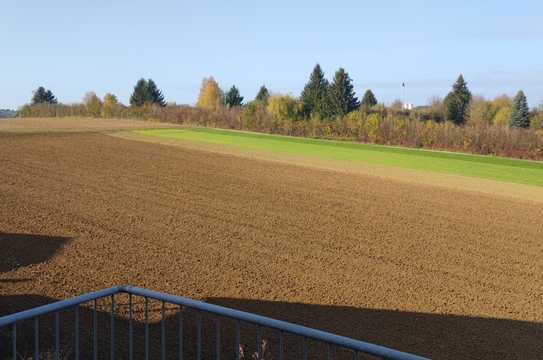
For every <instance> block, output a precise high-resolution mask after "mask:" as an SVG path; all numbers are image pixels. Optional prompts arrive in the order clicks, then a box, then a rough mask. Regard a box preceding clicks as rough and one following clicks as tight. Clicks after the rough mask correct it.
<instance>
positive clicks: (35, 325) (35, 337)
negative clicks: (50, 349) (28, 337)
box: [34, 317, 40, 360]
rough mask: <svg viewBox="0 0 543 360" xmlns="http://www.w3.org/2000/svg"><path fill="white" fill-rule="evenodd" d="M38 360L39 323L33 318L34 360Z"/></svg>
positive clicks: (36, 318)
mask: <svg viewBox="0 0 543 360" xmlns="http://www.w3.org/2000/svg"><path fill="white" fill-rule="evenodd" d="M39 359H40V321H39V319H38V317H35V318H34V360H39Z"/></svg>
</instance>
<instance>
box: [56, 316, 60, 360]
mask: <svg viewBox="0 0 543 360" xmlns="http://www.w3.org/2000/svg"><path fill="white" fill-rule="evenodd" d="M59 359H60V314H59V312H58V311H57V312H56V313H55V360H59Z"/></svg>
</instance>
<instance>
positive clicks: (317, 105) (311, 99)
mask: <svg viewBox="0 0 543 360" xmlns="http://www.w3.org/2000/svg"><path fill="white" fill-rule="evenodd" d="M328 87H329V85H328V80H326V78H325V77H324V72H323V71H322V69H321V66H320V65H319V64H317V65H315V68H314V69H313V72H312V73H311V75H310V77H309V82H308V83H307V84H306V85H305V87H304V90H303V91H302V94H301V96H300V99H301V100H302V102H303V104H304V108H305V112H306V114H308V115H319V116H320V117H327V116H328V115H329V114H330V102H329V97H328Z"/></svg>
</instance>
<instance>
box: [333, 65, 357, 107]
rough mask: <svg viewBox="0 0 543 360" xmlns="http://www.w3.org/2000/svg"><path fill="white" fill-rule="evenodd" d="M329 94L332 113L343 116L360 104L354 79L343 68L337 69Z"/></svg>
mask: <svg viewBox="0 0 543 360" xmlns="http://www.w3.org/2000/svg"><path fill="white" fill-rule="evenodd" d="M328 94H329V96H330V106H331V109H330V114H331V115H336V116H343V115H345V114H348V113H350V112H351V111H353V110H355V109H356V108H357V107H358V106H359V105H360V104H359V102H358V99H357V98H356V94H355V92H354V87H353V84H352V80H351V78H350V77H349V74H348V73H347V72H346V71H345V69H343V68H339V70H338V71H336V74H335V75H334V81H333V82H332V84H330V87H329V89H328Z"/></svg>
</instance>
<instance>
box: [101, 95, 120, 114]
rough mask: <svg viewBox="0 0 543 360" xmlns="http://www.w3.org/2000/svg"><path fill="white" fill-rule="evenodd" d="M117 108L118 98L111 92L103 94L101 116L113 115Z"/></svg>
mask: <svg viewBox="0 0 543 360" xmlns="http://www.w3.org/2000/svg"><path fill="white" fill-rule="evenodd" d="M118 109H119V100H117V97H116V96H115V95H113V94H111V93H107V94H105V95H104V101H103V104H102V117H105V118H109V117H113V116H115V114H116V113H117V110H118Z"/></svg>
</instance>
